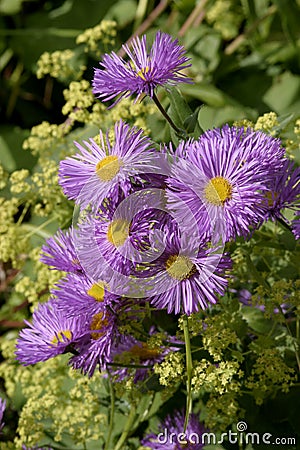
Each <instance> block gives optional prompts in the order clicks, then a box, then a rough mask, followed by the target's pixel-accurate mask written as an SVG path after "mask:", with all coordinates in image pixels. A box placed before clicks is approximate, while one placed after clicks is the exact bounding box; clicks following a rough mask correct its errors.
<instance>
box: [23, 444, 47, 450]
mask: <svg viewBox="0 0 300 450" xmlns="http://www.w3.org/2000/svg"><path fill="white" fill-rule="evenodd" d="M22 450H52V447H26V445H24V444H23V445H22Z"/></svg>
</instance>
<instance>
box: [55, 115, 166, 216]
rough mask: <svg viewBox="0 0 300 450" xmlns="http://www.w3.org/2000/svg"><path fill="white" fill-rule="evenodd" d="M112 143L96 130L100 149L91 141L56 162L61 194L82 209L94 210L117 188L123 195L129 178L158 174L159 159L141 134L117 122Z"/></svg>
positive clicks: (128, 187)
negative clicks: (57, 163) (73, 153)
mask: <svg viewBox="0 0 300 450" xmlns="http://www.w3.org/2000/svg"><path fill="white" fill-rule="evenodd" d="M114 131H115V141H114V143H113V144H111V143H110V140H109V137H108V133H107V136H106V140H105V139H104V136H103V133H102V131H101V130H100V146H99V145H98V144H96V142H95V141H94V140H93V139H89V141H84V146H83V145H81V144H79V143H77V142H75V145H76V146H77V148H78V149H79V150H80V153H77V154H76V155H75V156H73V157H68V158H66V159H65V160H64V161H62V162H61V163H60V169H59V182H60V184H61V186H62V188H63V191H64V193H65V194H66V196H67V197H68V198H69V199H73V200H75V201H76V203H78V204H80V205H81V206H82V207H83V208H84V207H86V206H87V205H91V206H92V208H93V209H97V208H98V206H99V205H100V204H101V203H102V201H103V200H104V199H105V198H106V197H109V196H110V195H115V193H116V191H117V192H118V191H119V188H121V190H122V191H123V192H124V193H125V195H127V194H128V193H129V192H130V191H131V190H132V177H134V179H135V180H138V179H139V174H144V173H149V172H150V173H151V172H154V173H160V171H161V168H160V166H161V157H160V158H159V154H158V153H157V152H155V151H154V147H153V144H152V142H151V140H150V139H149V138H148V137H146V136H142V133H143V131H142V130H138V129H136V128H135V127H133V128H130V127H129V125H127V124H125V123H124V122H122V120H121V121H119V122H117V123H116V124H115V128H114Z"/></svg>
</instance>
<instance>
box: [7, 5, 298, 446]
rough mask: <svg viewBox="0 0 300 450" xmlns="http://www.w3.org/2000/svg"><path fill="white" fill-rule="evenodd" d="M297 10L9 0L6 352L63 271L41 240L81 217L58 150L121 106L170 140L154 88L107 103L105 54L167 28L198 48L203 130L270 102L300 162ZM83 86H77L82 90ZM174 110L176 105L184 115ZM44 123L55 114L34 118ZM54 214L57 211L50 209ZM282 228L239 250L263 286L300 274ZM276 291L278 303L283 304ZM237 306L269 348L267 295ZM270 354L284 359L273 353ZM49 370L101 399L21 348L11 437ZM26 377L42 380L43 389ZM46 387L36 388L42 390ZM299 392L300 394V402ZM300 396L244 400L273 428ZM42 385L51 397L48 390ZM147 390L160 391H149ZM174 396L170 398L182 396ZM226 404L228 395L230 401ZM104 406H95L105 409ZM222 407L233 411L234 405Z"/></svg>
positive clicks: (291, 413) (10, 367)
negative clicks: (101, 69)
mask: <svg viewBox="0 0 300 450" xmlns="http://www.w3.org/2000/svg"><path fill="white" fill-rule="evenodd" d="M103 21H109V22H106V23H109V24H110V25H109V26H108V27H107V28H105V27H104V28H101V23H103ZM299 24H300V1H299V0H271V1H270V0H199V1H196V2H195V1H194V0H173V1H168V0H161V1H154V0H139V1H135V0H110V1H105V0H65V1H63V0H49V1H43V0H0V72H1V73H0V82H1V84H0V117H1V120H0V155H1V164H2V166H3V169H4V171H2V172H1V174H0V176H1V177H2V178H1V180H0V182H1V188H2V187H3V186H4V185H5V182H6V181H7V179H8V178H9V177H10V188H9V187H7V186H6V187H5V188H4V189H3V190H2V193H1V195H2V197H1V202H2V203H1V205H3V204H4V203H5V201H6V200H7V201H10V200H9V199H10V198H11V194H12V193H13V194H14V195H15V197H14V198H17V200H13V201H11V202H10V203H9V206H8V207H7V210H8V211H9V213H7V217H6V216H5V215H4V216H3V215H1V223H0V234H1V233H3V235H5V238H4V239H2V240H0V245H1V246H2V249H1V254H6V253H5V252H6V249H4V247H5V245H8V246H10V249H9V251H10V253H7V254H8V257H7V259H3V262H2V263H1V267H0V278H1V279H0V281H1V285H0V286H1V287H0V294H1V300H0V301H1V310H0V327H1V328H0V332H1V334H2V335H4V334H5V336H7V337H8V342H9V343H6V344H5V345H4V346H3V347H2V357H1V358H2V361H3V363H5V360H6V359H7V360H9V358H11V354H12V353H11V350H10V351H9V349H8V347H9V346H10V345H11V341H9V338H10V336H11V337H12V338H15V337H16V335H17V331H18V329H19V328H20V327H21V326H22V321H23V319H24V317H26V316H28V315H29V314H30V310H31V306H32V305H35V304H36V302H37V301H40V300H43V299H46V298H47V297H48V292H49V287H50V286H51V285H52V284H53V283H54V282H55V281H56V279H58V278H59V276H60V274H58V275H57V274H56V275H55V273H53V272H52V273H51V274H49V271H48V269H47V268H46V267H43V265H42V264H40V263H39V262H38V259H39V251H40V246H41V245H42V244H43V242H44V241H45V238H47V237H49V236H51V235H52V234H53V232H54V231H55V230H56V229H57V227H58V226H64V227H66V226H67V225H68V223H69V222H70V220H71V218H72V208H73V205H72V203H71V202H68V201H67V200H66V199H64V198H63V196H62V194H61V192H60V189H59V187H58V186H57V178H56V169H57V162H58V160H59V159H60V158H61V157H63V156H65V155H66V154H67V153H68V152H73V144H72V142H73V140H74V139H77V136H80V139H82V138H83V137H89V136H93V135H96V134H97V129H98V128H99V127H101V128H102V129H103V130H104V131H106V129H107V126H110V125H111V124H112V123H113V122H114V121H115V120H117V119H118V118H120V117H122V118H124V119H125V120H128V121H129V122H132V123H136V124H138V125H139V126H146V127H147V131H148V132H149V133H150V134H151V136H152V138H153V139H156V140H158V141H159V140H162V139H166V138H167V137H168V130H166V129H164V128H163V121H162V120H161V117H160V116H159V115H158V114H157V113H155V112H153V110H152V109H151V103H150V102H148V103H147V102H145V103H146V106H145V107H144V106H142V105H140V104H137V105H136V106H135V107H132V106H131V103H130V102H126V101H124V102H122V103H123V106H120V107H119V106H118V107H117V108H116V109H114V110H111V112H110V113H108V112H107V110H106V106H105V107H103V108H102V107H101V106H99V104H100V102H98V101H96V100H95V99H94V98H93V97H92V96H91V92H90V85H89V83H90V82H91V79H92V77H93V68H94V67H96V66H97V65H98V62H99V60H100V57H101V54H102V53H104V52H109V51H111V50H112V49H114V50H115V51H118V50H119V49H120V48H121V45H122V44H123V43H124V42H126V41H128V39H130V38H131V37H132V36H133V35H134V34H138V35H141V34H144V33H147V35H148V36H149V38H150V40H151V38H152V37H153V36H154V34H155V32H156V31H157V30H158V29H160V30H162V31H165V32H168V33H170V34H171V35H172V36H174V37H178V39H179V41H180V43H182V44H183V45H184V46H185V48H186V49H187V52H188V56H190V57H191V59H192V67H191V68H190V69H188V74H189V75H190V76H191V77H192V78H193V80H194V84H193V85H185V86H184V85H182V86H181V89H180V90H181V93H182V94H183V96H184V99H185V101H186V102H187V103H188V105H189V107H190V108H191V111H196V114H197V118H198V120H199V124H200V126H201V128H202V129H204V130H205V129H208V128H211V127H215V126H220V125H222V124H224V123H226V122H227V123H229V124H232V123H233V122H234V121H238V120H242V119H248V120H250V121H252V122H253V123H255V122H256V121H257V119H258V118H259V117H263V116H264V114H265V113H269V112H270V111H272V112H274V113H275V115H274V116H268V117H269V123H268V121H267V120H266V121H262V122H261V127H262V128H263V129H264V127H265V129H266V131H267V132H270V133H272V135H274V136H280V137H281V138H282V139H283V143H284V145H286V147H287V150H288V152H289V155H290V156H291V157H292V158H293V159H295V160H296V161H297V162H298V163H300V155H299V137H300V127H299V125H298V128H295V123H296V121H297V119H299V118H300V27H299ZM89 30H90V31H89ZM91 30H92V31H91ZM56 52H58V53H56ZM74 82H75V84H72V83H74ZM76 82H78V83H80V84H76ZM85 82H86V83H87V84H84V83H85ZM161 95H162V98H161V100H162V102H163V103H164V104H165V106H166V107H168V106H169V105H168V102H169V100H168V98H167V97H164V96H163V94H161ZM76 96H77V97H76ZM72 98H75V100H76V98H77V100H76V101H75V102H73V103H72V101H73V100H72ZM79 105H80V106H79ZM122 108H123V109H122ZM170 110H172V105H171V106H170ZM175 113H176V112H175V111H173V116H176V114H175ZM272 117H273V119H272ZM43 123H45V125H44V128H39V129H38V130H36V129H35V128H33V127H37V126H39V125H40V124H43ZM64 127H65V128H64ZM32 128H33V129H32ZM64 130H66V131H64ZM162 130H163V131H162ZM295 130H296V132H295ZM295 133H296V135H295ZM52 162H53V164H52ZM24 169H25V170H26V172H24ZM43 170H44V171H43ZM16 171H19V172H16ZM20 171H21V172H20ZM16 173H17V175H15V174H16ZM30 177H32V178H30ZM2 185H3V186H2ZM14 201H15V203H14ZM37 206H38V207H37ZM34 208H35V209H34ZM1 214H2V213H1ZM54 214H56V217H55V220H53V217H52V216H51V215H54ZM49 217H50V219H49ZM45 218H46V219H45ZM5 220H6V221H7V224H8V227H13V224H14V223H21V222H23V223H24V227H23V231H22V233H24V230H25V231H26V232H27V233H29V237H30V242H27V241H26V242H23V240H22V239H23V234H18V233H19V232H17V231H14V232H16V234H12V236H11V240H10V241H9V240H7V239H8V238H7V236H8V234H5V233H8V232H7V229H6V228H5V223H4V222H5ZM45 220H46V222H45ZM10 221H11V222H10ZM47 221H48V222H49V223H48V222H47ZM45 223H46V225H45ZM40 224H42V227H40ZM277 231H278V230H277V229H275V228H274V227H273V228H272V226H271V227H269V229H267V233H265V234H261V235H256V236H255V237H254V239H253V240H252V241H251V242H250V243H249V244H247V245H246V246H245V249H244V250H243V252H244V253H243V252H241V253H237V256H236V259H237V260H238V265H239V270H238V271H237V273H236V275H237V277H239V279H240V281H241V282H245V283H246V284H247V283H248V281H249V273H250V274H251V275H250V279H251V283H250V286H251V288H252V289H253V290H254V289H255V288H257V287H259V286H260V281H261V279H259V272H261V273H263V274H264V275H263V276H265V274H267V275H266V276H269V277H271V278H272V279H273V280H275V281H276V280H277V281H278V280H280V279H281V278H284V279H285V280H286V283H287V285H286V286H285V285H284V286H279V287H278V289H279V290H280V289H281V290H282V292H283V294H282V295H284V292H288V291H289V289H290V286H291V285H290V284H289V283H293V282H294V281H295V280H296V279H297V277H298V275H299V267H298V266H299V263H298V260H297V257H296V256H292V255H293V252H294V250H295V241H294V240H293V239H291V236H290V235H289V234H288V232H286V233H278V232H277ZM0 237H1V236H0ZM5 239H6V240H5ZM12 247H14V249H12ZM237 247H238V244H237ZM3 249H4V250H5V251H4V250H3ZM247 249H248V250H247ZM13 250H14V252H13ZM7 252H8V250H7ZM262 252H264V254H263V255H262ZM245 254H247V255H248V254H250V255H251V257H252V260H250V261H249V257H248V256H247V258H248V263H249V264H250V269H251V270H252V272H251V270H250V269H249V266H247V265H246V263H245V259H247V258H246V256H245ZM24 255H25V256H24ZM287 255H288V256H287ZM298 255H299V253H298ZM278 261H280V263H278ZM21 269H22V275H20V270H21ZM261 284H262V285H263V283H261ZM239 287H241V286H239ZM274 295H275V294H274ZM261 297H263V295H261ZM226 302H227V303H226ZM274 302H275V300H274ZM295 304H296V300H295ZM224 305H225V309H226V308H227V314H228V317H227V316H226V321H225V322H226V323H227V322H228V323H229V322H230V320H229V317H231V316H234V314H235V312H236V311H237V310H238V305H237V304H236V302H234V301H233V302H232V301H229V302H228V299H225V300H224ZM224 305H223V306H222V307H220V311H222V308H223V307H224ZM274 305H275V303H272V307H273V306H274ZM220 311H219V312H220ZM222 314H223V313H222ZM220 317H221V315H220ZM272 319H273V320H274V317H272ZM239 320H240V323H239V326H240V327H241V328H243V327H244V328H243V331H241V335H242V336H243V337H245V338H246V336H247V331H246V328H245V327H246V325H245V323H246V322H247V324H248V326H249V327H250V329H251V332H252V333H258V334H259V335H260V340H258V349H256V352H257V353H256V356H255V357H256V358H257V355H258V354H259V353H260V351H261V348H268V345H269V340H270V336H269V333H270V327H269V325H270V324H269V322H268V320H269V319H267V318H266V317H264V315H263V313H262V312H261V311H259V310H258V309H253V308H249V309H247V308H246V309H244V310H243V315H242V316H239ZM245 321H246V322H245ZM222 323H223V322H222ZM220 326H221V325H220ZM272 330H273V328H272ZM276 333H277V334H276ZM276 333H275V335H274V336H272V339H273V341H272V344H270V346H271V347H272V346H275V341H276V339H277V341H276V342H277V343H278V342H279V343H278V345H283V344H282V341H281V340H280V339H279V338H278V336H280V333H282V328H280V327H279V329H277V331H276ZM276 336H277V337H276ZM284 336H286V335H284ZM268 339H269V340H268ZM278 339H279V341H278ZM287 340H288V339H287ZM277 343H276V345H277ZM292 344H293V345H294V342H293V343H292ZM292 344H291V343H290V342H289V343H286V346H289V352H290V353H289V357H290V358H291V359H293V358H294V350H293V349H292V350H291V347H292V348H293V345H292ZM259 345H261V346H262V347H261V348H260V347H259ZM284 345H285V344H284ZM281 350H282V349H281ZM291 354H292V356H291ZM268 357H269V356H268ZM270 358H271V360H272V354H271V356H270ZM273 359H274V355H273ZM264 361H266V359H265V360H264ZM262 364H265V362H264V363H262ZM43 367H44V366H43ZM47 367H48V369H47ZM22 370H23V369H22ZM47 370H49V373H50V374H54V373H59V374H60V375H61V376H63V375H62V373H63V374H64V376H66V377H69V378H70V377H71V380H69V382H68V383H69V384H70V385H69V384H67V387H66V386H62V385H60V386H59V387H58V386H57V385H53V386H52V385H51V389H52V390H53V391H55V392H56V395H57V396H58V397H59V396H60V395H63V394H62V392H63V391H66V390H67V389H70V386H71V387H72V389H74V390H75V391H76V389H77V390H78V391H80V389H81V391H80V394H78V395H81V396H82V398H83V399H85V400H83V402H84V401H86V404H88V403H89V404H91V402H92V401H95V404H94V403H93V408H96V406H95V405H97V400H99V399H98V397H97V395H98V393H97V389H96V388H94V387H93V385H89V386H87V385H85V384H84V383H83V382H81V381H79V382H78V385H77V384H76V383H77V381H76V380H77V378H76V375H73V378H72V376H71V375H70V374H69V372H67V369H66V368H63V369H62V365H59V363H58V362H56V361H55V362H49V363H47V364H46V365H45V369H42V368H41V367H40V368H39V369H38V370H37V369H36V370H35V368H33V369H32V368H29V369H26V370H24V371H23V372H22V371H21V368H19V367H17V364H15V365H14V363H12V362H11V361H10V362H9V363H8V364H7V365H5V364H4V365H3V364H2V369H1V370H0V376H2V377H4V374H3V373H4V372H5V371H6V372H7V375H6V377H5V383H4V381H2V383H1V392H3V393H5V392H6V391H7V390H9V389H11V392H9V394H10V395H9V396H10V397H11V398H12V399H13V404H14V408H10V409H9V410H8V412H7V416H6V422H10V423H11V428H10V430H9V431H6V436H5V439H6V440H7V441H8V440H9V439H13V437H14V436H13V435H14V432H15V429H16V426H17V421H18V416H19V413H20V410H21V407H22V405H23V404H24V402H25V400H24V396H23V395H24V392H25V394H26V395H27V398H31V399H33V400H32V402H33V401H35V402H36V405H38V401H41V404H40V405H39V406H37V407H38V408H40V409H41V408H42V407H43V403H42V400H41V399H40V398H39V391H38V386H39V385H40V377H44V376H45V372H46V371H47ZM285 373H286V376H287V378H288V372H285V368H282V375H283V376H284V375H285ZM22 374H23V375H22ZM279 375H280V374H279ZM9 376H11V377H12V378H14V376H17V379H18V382H16V384H13V385H11V386H10V385H9V384H8V378H9ZM31 377H32V378H31ZM28 380H31V383H32V388H31V390H30V388H29V387H28V385H29V384H30V383H28ZM47 380H48V379H47V377H46V376H45V382H44V384H45V385H43V384H42V386H43V389H45V390H46V391H47V389H48V381H47ZM82 383H83V384H82ZM274 383H275V384H276V382H274ZM4 384H5V385H4ZM26 386H27V387H26ZM21 387H22V389H23V391H24V392H23V394H22V395H21V394H20V391H21ZM273 387H274V385H273V384H272V383H271V384H270V387H269V390H270V391H272V389H273ZM35 389H36V392H37V393H36V394H35V395H36V397H35V395H34V394H33V391H34V390H35ZM258 391H259V389H258ZM75 394H76V392H75ZM75 394H74V396H75V397H76V395H75ZM26 395H25V397H26ZM49 395H50V394H49ZM91 395H92V397H91ZM99 395H100V396H101V404H102V406H103V408H104V407H107V405H108V404H109V389H107V390H105V389H104V388H103V392H101V393H100V394H99ZM295 396H296V398H297V399H298V400H297V401H295V402H294V400H293V399H294V398H295ZM75 397H74V398H75ZM299 398H300V397H299V388H295V390H294V391H292V392H291V393H290V394H288V395H284V394H281V393H280V394H279V395H278V396H277V397H276V398H272V399H271V400H270V399H268V400H267V402H266V403H265V404H264V405H263V407H262V409H260V410H258V409H257V407H256V406H255V404H254V400H253V399H250V400H249V397H247V396H246V397H245V398H242V401H241V403H242V406H243V407H244V408H245V409H246V410H247V411H248V412H249V414H248V416H249V420H252V423H254V426H257V424H258V423H260V428H259V429H255V431H259V430H260V429H261V430H263V431H266V430H267V431H270V430H273V429H274V423H273V425H271V422H272V420H273V419H274V420H273V422H274V421H275V422H276V421H277V422H276V423H278V422H281V423H285V424H286V423H287V422H288V421H289V422H290V423H292V428H291V429H293V430H295V429H297V427H298V428H299V420H298V419H297V418H296V414H295V411H296V408H298V403H299ZM42 399H43V402H44V397H42ZM145 401H148V398H147V396H145ZM164 401H165V400H164ZM169 401H170V402H171V403H172V396H171V397H170V400H169ZM162 404H163V400H161V399H159V400H157V401H156V403H155V406H154V409H153V411H152V415H155V412H156V411H157V410H158V409H159V407H160V406H161V405H162ZM292 404H293V406H291V405H292ZM82 405H84V403H82ZM224 405H225V406H224V408H225V409H226V403H224ZM272 405H273V406H272ZM31 406H32V405H31ZM142 406H143V405H142ZM142 406H141V411H140V413H141V416H142V414H143V411H142ZM26 407H27V416H26V412H24V417H23V418H22V416H21V422H22V420H23V422H22V423H23V425H22V426H23V428H24V429H25V428H26V426H27V422H26V420H25V419H26V417H27V418H28V415H30V414H32V411H34V409H33V410H32V411H31V412H30V405H29V404H28V403H27V406H26ZM83 407H84V406H83ZM47 408H48V409H47ZM47 408H46V409H45V413H47V414H48V415H49V417H50V415H51V414H52V415H53V417H54V416H55V414H58V415H59V414H62V412H63V409H64V408H66V404H65V403H63V402H62V404H61V405H56V409H53V404H51V402H50V403H49V404H48V405H47ZM59 408H61V409H59ZM93 408H92V409H91V413H90V414H91V415H92V414H94V412H95V411H96V409H93ZM264 408H265V409H264ZM40 409H38V410H39V411H40ZM165 409H167V406H166V407H165ZM266 410H268V411H269V412H270V410H271V411H272V414H271V415H270V416H272V415H273V416H274V417H275V418H274V417H273V418H272V417H271V418H270V420H269V417H267V415H266V414H265V411H266ZM50 411H52V412H51V414H50ZM73 411H74V410H71V413H70V417H71V416H72V414H73ZM124 411H126V405H125V404H122V402H121V403H120V405H119V414H120V417H119V418H118V420H119V422H118V423H119V429H118V430H117V431H116V433H118V432H120V427H121V426H122V424H123V422H124V420H123V419H122V417H123V412H124ZM279 411H281V413H280V412H279ZM222 413H223V414H225V410H224V411H222ZM95 414H96V412H95ZM220 414H221V413H220ZM91 415H90V416H88V417H87V418H86V423H88V421H90V420H91ZM74 417H75V416H74ZM33 420H34V419H33ZM53 420H54V419H53ZM68 420H70V422H68V421H67V420H65V423H70V424H72V426H73V427H75V429H76V426H77V425H78V424H80V421H79V422H78V424H77V425H76V426H75V425H74V423H72V420H71V418H70V419H69V418H68ZM74 420H75V419H74ZM97 420H98V421H99V423H102V422H101V421H102V420H104V419H103V418H102V417H100V415H99V417H98V418H97ZM268 420H269V422H268ZM45 421H46V422H47V420H46V419H45ZM46 422H45V423H46ZM70 426H71V425H70ZM78 427H79V425H78ZM272 427H273V428H272ZM275 428H276V427H275ZM20 429H22V428H20ZM102 429H103V427H102ZM142 431H143V430H140V434H142ZM19 432H20V431H19ZM24 436H25V435H24ZM98 438H99V436H98ZM83 439H84V437H83ZM70 445H71V444H70ZM72 445H74V447H72V448H82V447H81V446H80V443H79V444H78V446H76V445H77V444H76V445H75V444H74V443H73V444H72ZM137 446H138V444H137V441H133V443H132V447H131V448H137ZM12 448H13V447H12ZM88 448H94V447H93V446H91V447H88ZM97 448H98V447H97ZM287 448H288V447H287Z"/></svg>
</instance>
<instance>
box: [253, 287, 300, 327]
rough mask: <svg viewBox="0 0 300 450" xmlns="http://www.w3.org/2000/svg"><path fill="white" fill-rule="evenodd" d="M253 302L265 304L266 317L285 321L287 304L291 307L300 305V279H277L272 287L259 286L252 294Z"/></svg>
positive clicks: (254, 303)
mask: <svg viewBox="0 0 300 450" xmlns="http://www.w3.org/2000/svg"><path fill="white" fill-rule="evenodd" d="M252 303H253V305H260V306H264V314H265V317H267V318H272V320H274V321H276V322H281V323H285V321H286V318H285V315H284V313H286V308H287V305H289V307H290V308H294V307H295V308H296V309H297V308H298V307H299V304H300V280H295V281H294V280H277V281H274V282H273V283H272V289H267V288H266V287H264V286H258V287H257V288H256V289H255V292H254V294H253V296H252ZM299 312H300V311H299Z"/></svg>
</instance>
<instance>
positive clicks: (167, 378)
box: [154, 352, 185, 387]
mask: <svg viewBox="0 0 300 450" xmlns="http://www.w3.org/2000/svg"><path fill="white" fill-rule="evenodd" d="M184 371H185V361H184V356H183V355H182V354H181V353H179V352H171V353H168V355H167V356H166V357H165V360H164V361H163V362H162V363H158V364H155V365H154V373H156V374H157V375H159V382H160V384H161V385H162V386H167V387H172V386H174V385H176V384H178V383H179V382H180V381H181V380H182V377H183V375H184Z"/></svg>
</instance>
